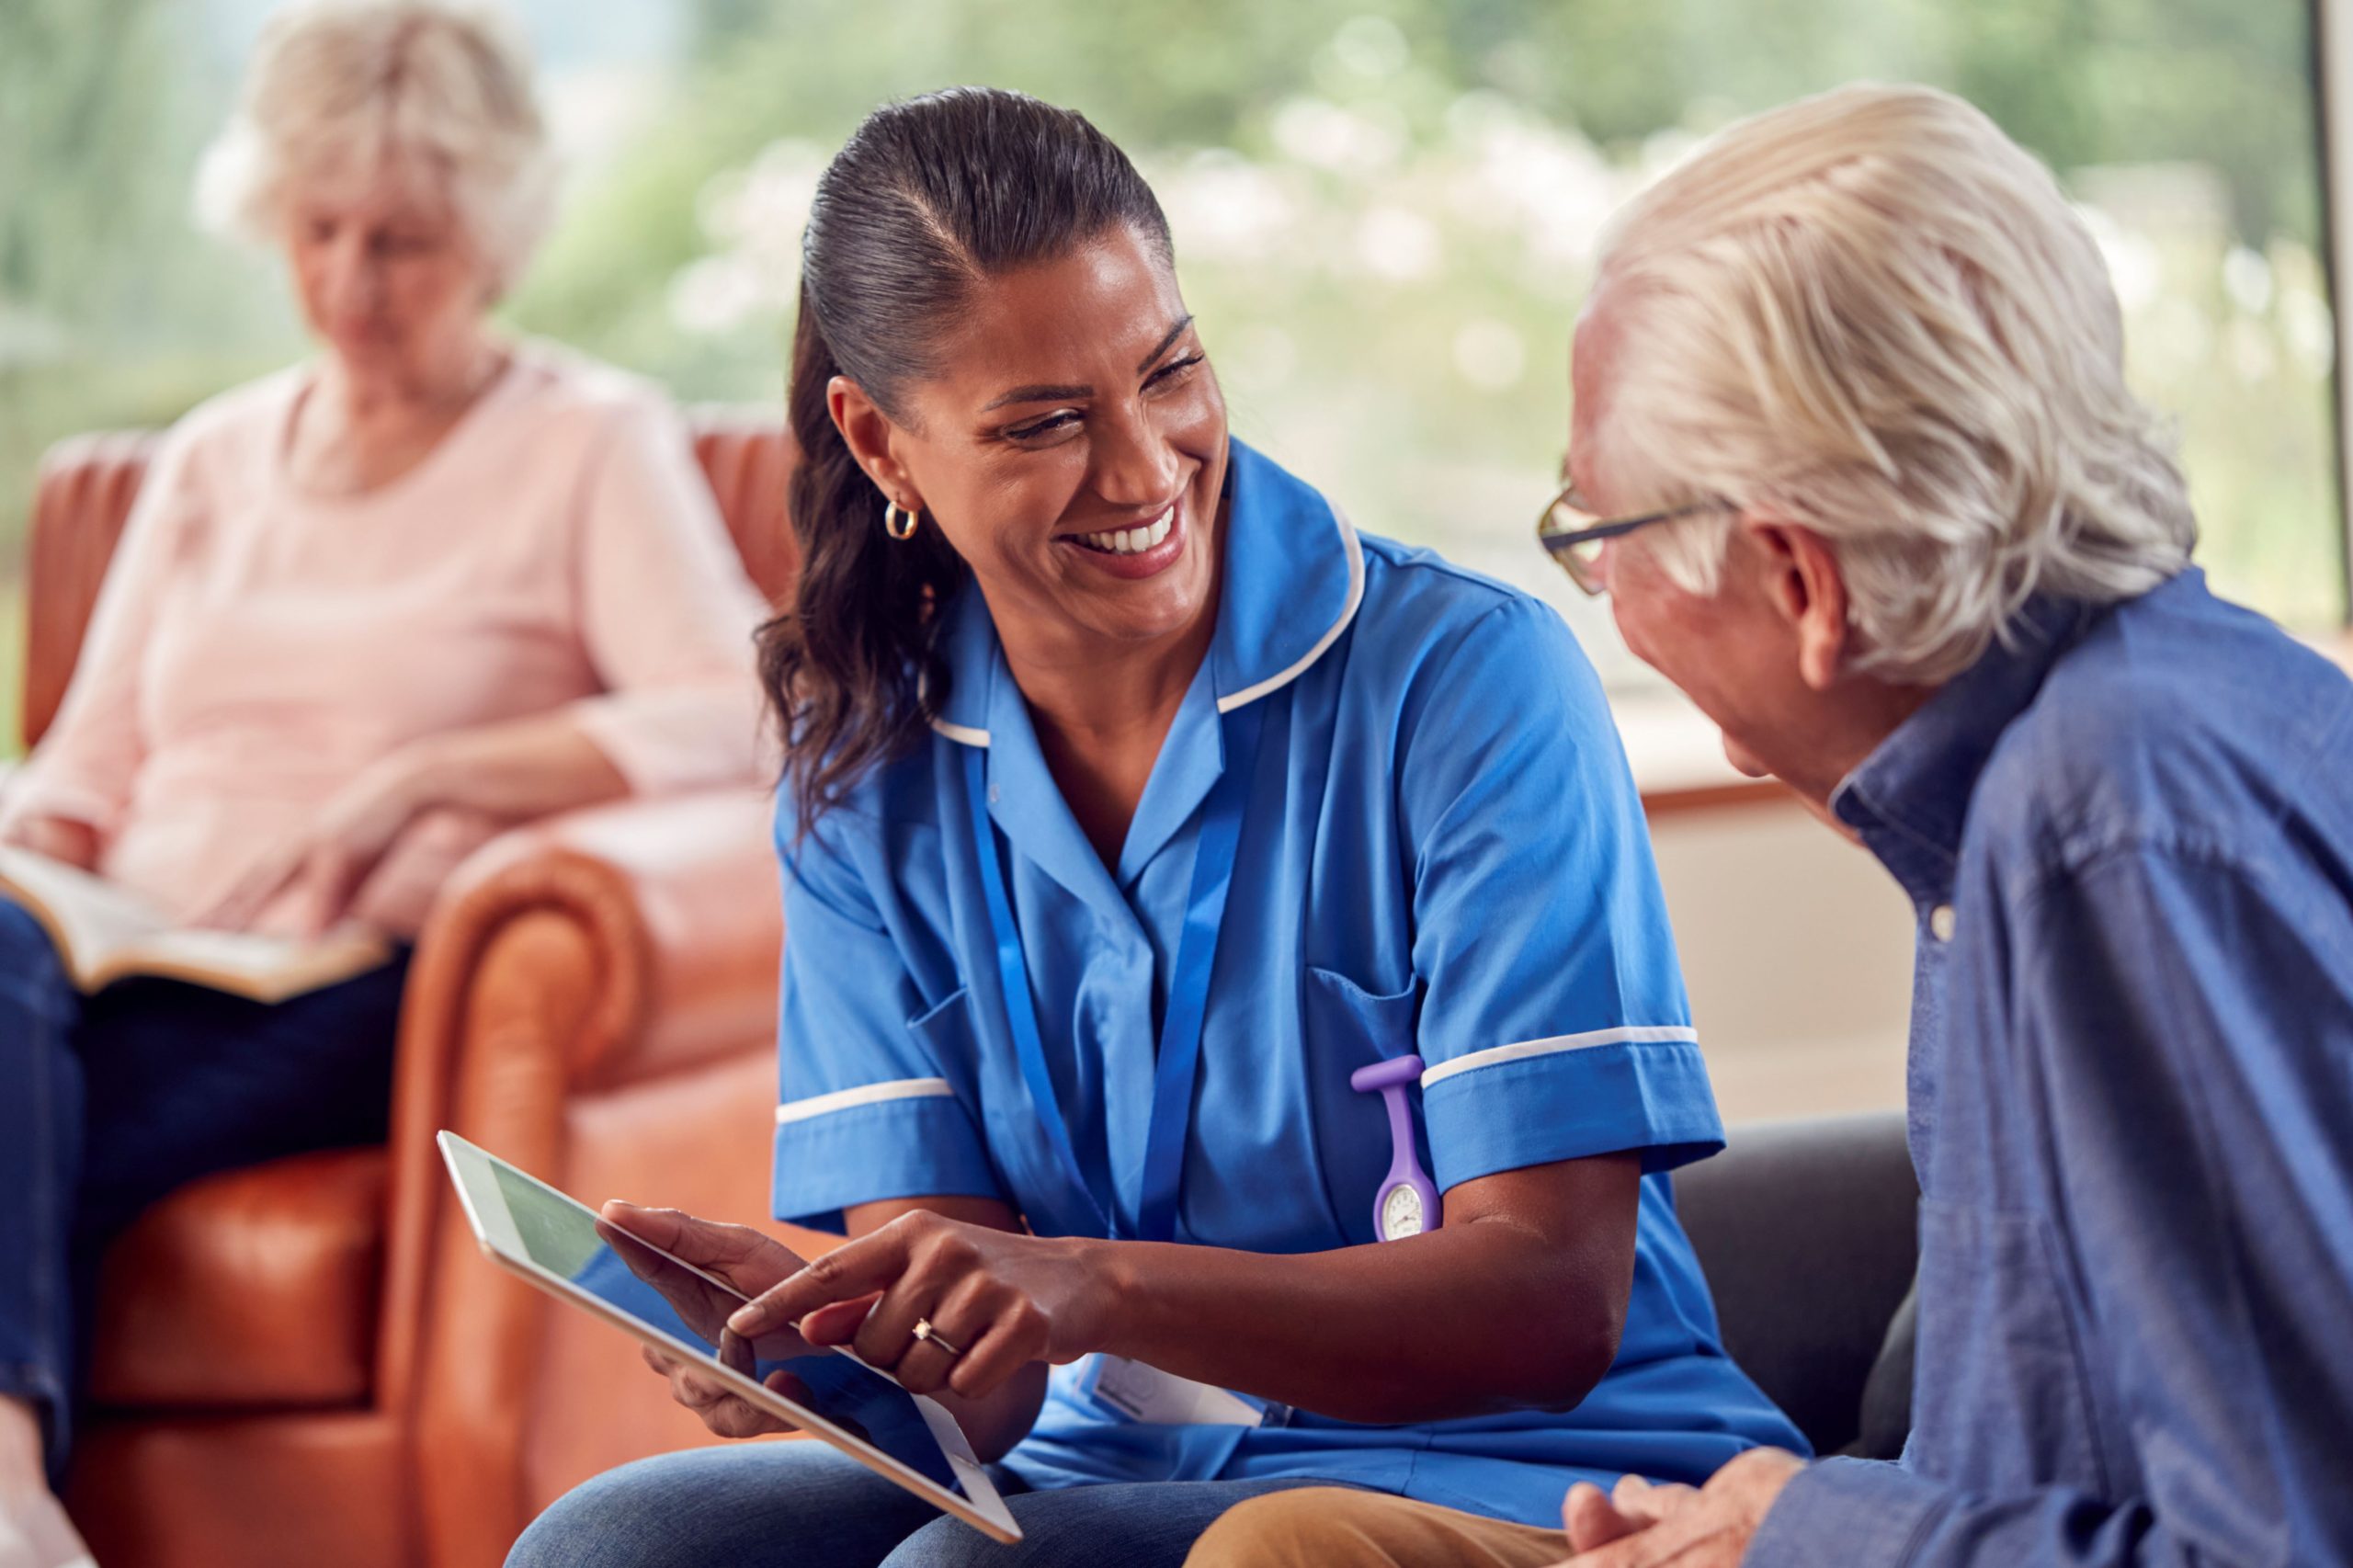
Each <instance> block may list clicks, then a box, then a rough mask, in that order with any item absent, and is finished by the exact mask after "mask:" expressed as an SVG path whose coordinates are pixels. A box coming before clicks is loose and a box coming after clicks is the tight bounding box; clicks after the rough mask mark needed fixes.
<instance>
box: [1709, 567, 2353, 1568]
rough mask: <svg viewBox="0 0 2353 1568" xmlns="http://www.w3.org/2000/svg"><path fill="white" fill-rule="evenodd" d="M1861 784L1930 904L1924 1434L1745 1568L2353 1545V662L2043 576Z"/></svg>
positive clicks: (2259, 629)
mask: <svg viewBox="0 0 2353 1568" xmlns="http://www.w3.org/2000/svg"><path fill="white" fill-rule="evenodd" d="M1833 806H1834V809H1835V810H1836V812H1837V814H1838V816H1839V818H1840V820H1842V821H1843V822H1845V823H1846V824H1847V825H1849V826H1850V827H1852V828H1853V829H1854V830H1855V831H1856V832H1857V833H1858V834H1859V835H1861V837H1862V839H1863V841H1864V843H1865V844H1867V845H1868V846H1870V848H1871V850H1872V851H1873V853H1875V854H1876V855H1878V857H1879V858H1881V860H1882V861H1883V862H1884V863H1885V864H1886V866H1887V868H1888V869H1890V870H1891V871H1893V873H1894V874H1895V876H1896V878H1897V880H1898V881H1901V882H1902V883H1903V885H1904V890H1905V891H1906V892H1908V893H1909V894H1910V895H1911V897H1912V899H1913V902H1914V903H1915V906H1916V907H1917V910H1918V913H1919V921H1920V927H1919V937H1918V971H1917V979H1916V983H1915V1011H1914V1017H1913V1028H1912V1048H1911V1064H1910V1101H1911V1142H1912V1156H1913V1163H1914V1165H1915V1166H1916V1167H1917V1169H1918V1171H1919V1175H1920V1182H1921V1189H1922V1199H1921V1215H1920V1319H1919V1341H1918V1357H1917V1362H1916V1367H1915V1385H1914V1386H1915V1392H1914V1403H1913V1423H1914V1424H1913V1432H1912V1438H1911V1442H1910V1444H1909V1445H1908V1447H1907V1448H1906V1449H1905V1452H1904V1458H1903V1460H1902V1461H1901V1462H1899V1463H1893V1464H1883V1463H1871V1462H1868V1461H1863V1460H1831V1461H1828V1462H1826V1463H1824V1464H1819V1465H1816V1466H1814V1467H1813V1468H1812V1469H1810V1470H1808V1471H1805V1472H1803V1473H1802V1474H1801V1475H1800V1476H1799V1477H1798V1478H1797V1479H1796V1480H1795V1481H1793V1482H1792V1483H1790V1486H1789V1488H1788V1490H1787V1491H1786V1492H1784V1493H1783V1494H1782V1496H1781V1499H1780V1501H1779V1503H1777V1504H1776V1505H1775V1506H1774V1507H1773V1509H1772V1511H1771V1512H1770V1513H1769V1514H1768V1516H1767V1518H1766V1521H1765V1524H1764V1527H1763V1528H1762V1529H1760V1530H1759V1532H1758V1533H1757V1536H1756V1540H1754V1541H1753V1542H1752V1543H1751V1546H1750V1549H1749V1553H1748V1556H1747V1557H1746V1559H1745V1562H1746V1563H1748V1564H1749V1565H1751V1568H1779V1565H1780V1564H1800V1563H1808V1564H1811V1563H1820V1562H1841V1563H1859V1564H1898V1563H1901V1564H1907V1565H1911V1564H1918V1565H1922V1568H1927V1565H1930V1564H1934V1565H1937V1568H1947V1565H1950V1568H1960V1565H1961V1564H1969V1565H1971V1568H1978V1565H1984V1568H1997V1565H1998V1568H2016V1565H2018V1564H2031V1563H2071V1564H2072V1563H2081V1564H2092V1563H2115V1564H2122V1563H2193V1562H2194V1563H2230V1564H2251V1563H2318V1562H2353V683H2348V682H2347V680H2346V678H2345V676H2343V675H2342V674H2340V673H2339V672H2338V671H2337V670H2336V669H2335V668H2334V667H2333V666H2331V665H2329V664H2328V663H2327V662H2326V661H2325V660H2323V659H2321V658H2319V657H2318V656H2316V655H2314V654H2313V653H2310V652H2308V651H2307V650H2305V649H2303V648H2302V647H2300V646H2298V645H2297V644H2296V643H2295V642H2292V641H2291V640H2290V639H2289V638H2288V637H2287V636H2285V635H2284V634H2282V633H2281V632H2280V631H2279V630H2278V629H2277V628H2275V627H2273V626H2272V625H2271V624H2270V623H2269V622H2268V621H2266V620H2264V619H2262V618H2260V617H2258V616H2256V615H2253V614H2251V613H2249V612H2247V611H2245V610H2243V609H2240V608H2236V607H2234V606H2231V605H2228V604H2225V603H2223V602H2222V601H2221V600H2219V599H2216V598H2215V597H2212V595H2211V594H2210V593H2208V591H2207V589H2206V585H2205V582H2204V580H2203V577H2202V575H2201V574H2199V573H2197V572H2194V571H2193V572H2188V573H2186V574H2183V575H2182V576H2180V577H2178V578H2177V579H2175V580H2174V581H2172V582H2170V583H2167V584H2165V585H2163V586H2161V587H2159V588H2157V589H2155V590H2154V591H2153V592H2151V593H2148V594H2146V595H2144V596H2143V597H2140V598H2137V599H2133V600H2131V601H2128V602H2126V603H2124V604H2122V605H2119V606H2115V607H2112V608H2105V609H2098V608H2088V607H2086V606H2083V605H2080V604H2073V603H2063V602H2056V601H2048V600H2045V601H2038V602H2036V603H2033V604H2031V605H2030V606H2029V608H2028V610H2027V612H2026V614H2025V615H2024V617H2023V620H2022V624H2021V626H2020V627H2019V628H2018V634H2017V636H2016V637H2015V638H2013V639H2011V640H2010V642H2009V645H2007V646H1997V647H1996V648H1995V650H1994V651H1993V652H1991V653H1987V654H1986V655H1985V657H1984V659H1983V660H1981V661H1980V662H1979V663H1978V664H1977V665H1974V666H1973V667H1972V668H1971V669H1970V670H1969V671H1967V672H1966V673H1965V674H1963V675H1962V676H1960V677H1959V678H1958V679H1956V680H1955V681H1953V682H1952V683H1950V684H1949V686H1948V687H1946V688H1945V689H1943V690H1942V691H1940V692H1938V695H1937V696H1936V697H1935V698H1934V699H1932V700H1931V701H1930V702H1929V703H1928V704H1927V706H1926V707H1925V708H1923V709H1921V710H1919V711H1918V712H1917V713H1915V715H1914V716H1913V717H1912V718H1911V719H1910V720H1909V721H1907V722H1905V723H1904V725H1903V726H1902V727H1901V728H1899V729H1898V730H1897V731H1896V732H1895V733H1894V734H1893V735H1891V736H1890V737H1889V738H1888V740H1887V741H1886V742H1885V743H1884V744H1882V745H1881V747H1880V748H1879V749H1878V750H1877V751H1876V752H1874V753H1873V754H1872V755H1871V756H1870V758H1869V759H1868V760H1867V761H1865V762H1864V764H1863V765H1862V766H1861V767H1859V768H1858V769H1857V770H1856V771H1855V772H1854V774H1853V775H1852V776H1850V777H1849V778H1847V780H1846V782H1845V783H1844V785H1842V787H1841V788H1840V790H1839V791H1838V793H1837V795H1836V798H1835V800H1834V801H1833Z"/></svg>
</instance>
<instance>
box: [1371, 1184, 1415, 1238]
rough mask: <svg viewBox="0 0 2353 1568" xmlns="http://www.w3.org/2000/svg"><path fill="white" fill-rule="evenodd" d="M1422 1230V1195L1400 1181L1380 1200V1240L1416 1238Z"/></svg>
mask: <svg viewBox="0 0 2353 1568" xmlns="http://www.w3.org/2000/svg"><path fill="white" fill-rule="evenodd" d="M1422 1228H1423V1227H1422V1195H1421V1194H1420V1193H1418V1192H1416V1191H1415V1190H1414V1189H1413V1188H1412V1187H1409V1186H1407V1185H1406V1184H1405V1183H1404V1182H1402V1181H1401V1182H1399V1183H1398V1184H1397V1185H1396V1186H1395V1187H1391V1188H1390V1189H1389V1191H1388V1192H1387V1194H1385V1195H1384V1196H1383V1197H1382V1198H1381V1239H1382V1240H1383V1241H1391V1242H1393V1241H1396V1240H1398V1239H1400V1238H1401V1237H1404V1236H1418V1235H1420V1234H1421V1233H1422Z"/></svg>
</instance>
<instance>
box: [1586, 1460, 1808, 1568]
mask: <svg viewBox="0 0 2353 1568" xmlns="http://www.w3.org/2000/svg"><path fill="white" fill-rule="evenodd" d="M1804 1468H1805V1461H1804V1460H1802V1459H1800V1458H1798V1457H1797V1456H1796V1455H1795V1454H1791V1453H1785V1452H1783V1451H1782V1450H1781V1449H1750V1450H1749V1451H1748V1452H1747V1453H1745V1454H1743V1455H1741V1456H1740V1457H1739V1458H1738V1459H1736V1460H1733V1461H1732V1462H1731V1463H1730V1464H1727V1465H1725V1466H1724V1467H1723V1468H1722V1470H1720V1471H1716V1473H1715V1474H1714V1475H1712V1476H1711V1477H1710V1478H1709V1480H1708V1484H1707V1485H1706V1486H1705V1487H1703V1488H1701V1489H1699V1490H1698V1491H1694V1490H1692V1489H1691V1488H1690V1487H1688V1486H1654V1485H1652V1484H1651V1483H1648V1482H1646V1481H1644V1480H1643V1479H1642V1477H1640V1476H1636V1475H1630V1476H1627V1477H1626V1478H1625V1479H1624V1480H1622V1481H1620V1482H1619V1483H1618V1486H1617V1489H1616V1490H1615V1491H1614V1492H1612V1493H1610V1494H1608V1495H1604V1494H1603V1493H1602V1490H1601V1488H1599V1487H1598V1486H1595V1485H1593V1484H1591V1483H1587V1482H1579V1483H1577V1484H1576V1485H1574V1486H1573V1487H1571V1488H1569V1495H1568V1500H1567V1501H1566V1502H1564V1503H1563V1504H1562V1506H1561V1523H1562V1526H1563V1528H1565V1529H1566V1530H1567V1531H1568V1536H1569V1545H1570V1547H1571V1548H1572V1549H1573V1550H1574V1551H1575V1553H1576V1555H1575V1557H1574V1558H1573V1559H1571V1560H1570V1561H1571V1563H1573V1564H1574V1568H1651V1565H1653V1564H1666V1563H1672V1564H1674V1565H1675V1568H1735V1565H1736V1564H1737V1563H1738V1562H1740V1560H1741V1556H1742V1554H1743V1553H1745V1551H1747V1550H1748V1542H1749V1540H1750V1539H1751V1538H1752V1537H1754V1536H1755V1535H1756V1528H1757V1527H1758V1526H1759V1525H1761V1524H1763V1523H1764V1522H1765V1515H1766V1512H1767V1511H1768V1509H1770V1508H1771V1507H1772V1506H1773V1504H1774V1501H1775V1500H1776V1499H1777V1498H1779V1496H1780V1495H1781V1488H1782V1487H1784V1486H1787V1485H1788V1484H1789V1483H1790V1477H1791V1476H1794V1475H1795V1474H1797V1472H1798V1471H1802V1470H1803V1469H1804ZM1564 1568H1565V1565H1564Z"/></svg>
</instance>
